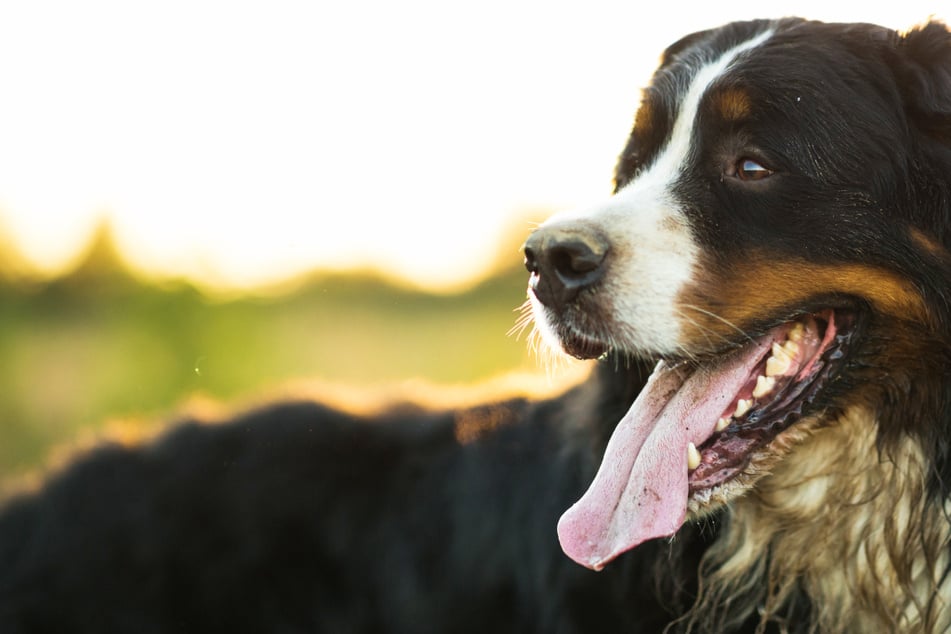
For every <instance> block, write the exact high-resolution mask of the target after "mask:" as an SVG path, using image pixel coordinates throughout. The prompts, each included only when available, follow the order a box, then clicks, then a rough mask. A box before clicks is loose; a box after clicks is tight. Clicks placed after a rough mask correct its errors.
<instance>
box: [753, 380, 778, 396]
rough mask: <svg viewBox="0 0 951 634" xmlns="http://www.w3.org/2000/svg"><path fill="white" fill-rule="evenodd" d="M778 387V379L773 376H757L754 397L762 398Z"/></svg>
mask: <svg viewBox="0 0 951 634" xmlns="http://www.w3.org/2000/svg"><path fill="white" fill-rule="evenodd" d="M774 387H776V379H774V378H773V377H771V376H758V377H756V387H755V388H753V397H754V398H760V397H762V396H766V395H767V394H769V393H770V392H772V391H773V388H774Z"/></svg>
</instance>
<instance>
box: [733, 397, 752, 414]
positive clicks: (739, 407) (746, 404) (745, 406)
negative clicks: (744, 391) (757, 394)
mask: <svg viewBox="0 0 951 634" xmlns="http://www.w3.org/2000/svg"><path fill="white" fill-rule="evenodd" d="M752 406H753V401H748V400H746V399H745V398H741V399H740V400H738V401H737V402H736V411H735V412H733V416H734V417H736V418H739V417H740V416H742V415H743V414H745V413H746V412H748V411H750V408H751V407H752Z"/></svg>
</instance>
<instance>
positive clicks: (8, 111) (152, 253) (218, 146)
mask: <svg viewBox="0 0 951 634" xmlns="http://www.w3.org/2000/svg"><path fill="white" fill-rule="evenodd" d="M946 2H947V0H903V1H902V2H899V3H893V2H888V3H874V4H875V5H876V6H872V4H873V3H870V2H861V3H858V2H855V3H836V2H829V1H828V0H799V1H798V2H796V3H795V12H796V13H799V14H802V15H805V16H807V17H812V18H819V19H826V20H847V21H870V22H878V23H880V24H886V25H888V26H894V27H896V28H906V27H908V26H911V25H913V24H916V23H918V22H921V21H923V20H924V19H926V18H927V17H928V16H929V15H936V16H938V17H943V18H944V19H945V20H948V19H949V17H951V13H949V11H948V9H946V8H943V9H942V8H939V5H941V6H946ZM777 4H781V5H783V8H781V9H776V8H773V5H772V4H770V3H753V4H749V3H742V2H734V3H713V2H707V1H705V2H698V3H696V6H693V5H691V3H690V2H686V1H685V0H681V2H669V3H643V2H637V1H636V0H619V1H602V0H588V1H586V2H557V1H553V0H532V1H519V0H481V1H480V2H465V3H463V2H446V1H442V0H401V1H399V2H393V1H390V0H375V1H340V2H331V1H329V0H317V1H299V2H291V1H273V0H268V1H264V0H259V1H250V2H240V1H235V0H231V1H226V2H201V1H198V0H184V1H179V0H172V1H169V0H165V1H163V2H129V1H128V0H117V1H114V2H109V1H105V0H92V1H85V2H75V1H63V2H48V1H42V0H31V1H29V2H25V1H24V2H14V1H12V0H11V1H7V2H2V4H0V94H2V95H3V99H2V107H0V231H3V232H5V233H7V234H10V235H11V237H12V238H13V240H14V241H15V242H16V243H17V244H18V246H19V248H20V249H21V250H22V251H24V253H25V254H26V255H27V256H28V257H29V258H30V259H32V260H33V261H35V262H36V263H38V264H40V265H42V266H44V267H52V268H55V267H58V266H63V265H64V264H65V263H66V262H67V261H68V260H69V258H70V257H74V256H75V254H76V252H77V250H78V249H79V248H81V247H82V246H83V244H84V243H85V241H86V240H87V239H88V236H89V233H90V231H91V230H92V228H93V227H94V226H95V224H96V222H97V220H98V219H100V218H102V217H104V216H108V217H109V218H110V219H111V221H112V223H113V225H114V227H115V229H116V232H117V234H118V236H119V239H120V241H121V244H122V247H123V249H124V250H125V252H126V253H127V255H128V256H129V257H130V258H131V259H132V260H133V262H134V263H135V264H136V265H137V266H140V267H143V268H147V269H149V270H152V271H156V272H159V273H160V274H173V275H174V274H182V273H184V274H188V275H191V276H197V277H201V278H203V279H204V280H205V281H209V280H210V281H213V282H216V283H223V284H228V285H231V284H238V285H245V284H254V283H259V282H267V281H273V280H275V279H278V278H281V277H284V276H286V275H289V274H291V273H293V272H295V271H299V270H301V269H302V268H311V267H314V266H333V267H349V266H375V267H378V268H381V269H384V270H387V271H390V272H392V273H396V274H399V275H404V276H409V277H411V278H412V279H414V280H416V281H417V282H420V283H423V284H428V285H433V286H440V285H446V284H450V283H452V282H454V281H457V280H459V279H466V278H469V277H472V276H474V275H477V274H478V273H479V272H480V269H481V266H482V265H483V264H485V263H486V261H487V260H488V259H492V258H495V257H496V256H497V247H496V246H495V242H496V241H497V239H498V237H499V236H500V234H501V231H502V230H503V229H504V228H511V227H512V226H513V223H514V222H516V220H517V219H519V218H524V217H525V215H526V213H528V212H531V211H533V210H536V214H535V215H536V216H537V215H538V214H537V210H538V209H539V208H551V209H561V208H565V207H571V206H574V205H580V204H584V203H585V202H586V201H589V200H593V199H597V198H599V197H601V196H604V195H606V194H607V193H608V192H609V191H610V186H611V171H612V169H613V166H614V162H615V157H616V155H617V153H618V151H619V150H620V149H621V147H622V145H623V141H624V138H625V136H626V135H627V132H628V130H629V127H630V123H631V121H632V118H633V114H634V108H635V107H636V104H637V102H638V95H639V88H640V87H641V86H642V85H643V84H644V83H646V81H647V79H648V78H649V75H650V73H651V71H652V70H653V67H654V65H655V64H656V61H657V58H658V55H659V53H660V52H661V51H662V50H663V48H665V47H666V46H667V45H668V44H670V43H671V42H673V41H674V40H676V39H678V38H679V37H680V36H682V35H685V34H686V33H688V32H690V31H693V30H697V29H700V28H707V27H711V26H716V25H718V24H721V23H723V22H726V21H729V20H733V19H747V18H752V17H777V16H780V15H784V14H786V13H788V12H789V11H790V8H789V7H790V5H789V3H777ZM641 7H651V9H645V8H641ZM522 224H524V229H525V231H526V232H527V231H528V224H527V223H525V222H523V223H522ZM514 226H515V227H519V225H518V224H515V225H514ZM518 257H519V256H518V254H517V253H513V254H512V258H513V259H515V258H518Z"/></svg>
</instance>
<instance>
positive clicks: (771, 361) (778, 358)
mask: <svg viewBox="0 0 951 634" xmlns="http://www.w3.org/2000/svg"><path fill="white" fill-rule="evenodd" d="M791 365H792V359H790V358H789V357H788V356H786V355H785V354H783V355H773V356H771V357H770V358H768V359H766V376H778V375H780V374H786V372H787V371H788V370H789V367H790V366H791Z"/></svg>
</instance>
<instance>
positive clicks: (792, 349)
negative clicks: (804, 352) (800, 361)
mask: <svg viewBox="0 0 951 634" xmlns="http://www.w3.org/2000/svg"><path fill="white" fill-rule="evenodd" d="M783 350H785V351H786V354H788V355H789V356H790V357H795V356H796V355H797V354H799V344H798V343H796V342H795V341H793V340H792V339H790V340H789V341H787V342H786V343H784V344H783Z"/></svg>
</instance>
